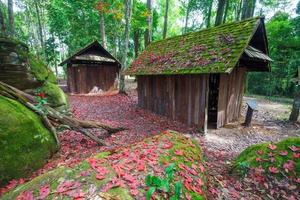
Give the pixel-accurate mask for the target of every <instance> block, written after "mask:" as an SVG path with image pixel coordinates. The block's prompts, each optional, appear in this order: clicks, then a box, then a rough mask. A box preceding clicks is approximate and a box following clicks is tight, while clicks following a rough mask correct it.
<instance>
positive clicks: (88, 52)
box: [60, 41, 121, 94]
mask: <svg viewBox="0 0 300 200" xmlns="http://www.w3.org/2000/svg"><path fill="white" fill-rule="evenodd" d="M65 64H67V84H68V92H70V93H74V94H87V93H89V92H91V91H92V90H95V88H97V89H98V90H99V89H101V90H102V91H108V90H111V89H114V87H115V85H116V84H115V81H116V80H117V78H118V76H119V72H120V68H121V64H120V63H119V61H118V60H117V59H116V58H114V57H113V56H112V55H111V54H110V53H109V52H107V51H106V50H105V49H104V48H103V47H102V46H101V45H100V44H99V42H98V41H95V42H93V43H91V44H89V45H88V46H86V47H85V48H83V49H81V50H80V51H78V52H77V53H75V54H74V55H72V56H71V57H69V58H68V59H66V60H65V61H63V62H62V63H61V64H60V65H65ZM115 89H116V88H115Z"/></svg>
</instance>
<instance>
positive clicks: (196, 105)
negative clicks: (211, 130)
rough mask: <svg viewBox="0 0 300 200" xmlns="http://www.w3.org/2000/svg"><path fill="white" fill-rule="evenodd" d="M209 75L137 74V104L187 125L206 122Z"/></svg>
mask: <svg viewBox="0 0 300 200" xmlns="http://www.w3.org/2000/svg"><path fill="white" fill-rule="evenodd" d="M207 77H208V75H169V76H167V75H155V76H137V81H138V105H139V106H140V107H142V108H144V109H147V110H150V111H153V112H155V113H157V114H160V115H164V116H167V117H169V118H171V119H173V120H178V121H181V122H183V123H186V124H187V125H189V126H191V125H195V126H197V127H199V128H203V127H204V124H205V102H206V85H207Z"/></svg>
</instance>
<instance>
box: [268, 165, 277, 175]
mask: <svg viewBox="0 0 300 200" xmlns="http://www.w3.org/2000/svg"><path fill="white" fill-rule="evenodd" d="M269 172H271V173H273V174H277V173H279V170H278V169H277V168H276V167H272V166H271V167H269Z"/></svg>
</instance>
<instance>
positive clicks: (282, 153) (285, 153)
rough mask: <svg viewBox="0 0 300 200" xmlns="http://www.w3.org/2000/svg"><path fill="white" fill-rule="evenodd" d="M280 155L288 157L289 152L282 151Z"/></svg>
mask: <svg viewBox="0 0 300 200" xmlns="http://www.w3.org/2000/svg"><path fill="white" fill-rule="evenodd" d="M279 155H281V156H287V155H288V151H280V152H279Z"/></svg>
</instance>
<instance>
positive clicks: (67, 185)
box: [56, 180, 80, 195]
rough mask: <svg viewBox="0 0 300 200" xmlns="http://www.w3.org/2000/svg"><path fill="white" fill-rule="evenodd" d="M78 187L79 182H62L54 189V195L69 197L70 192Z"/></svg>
mask: <svg viewBox="0 0 300 200" xmlns="http://www.w3.org/2000/svg"><path fill="white" fill-rule="evenodd" d="M79 187H80V182H78V181H76V182H74V181H69V180H67V181H64V182H62V183H60V184H59V185H58V187H57V189H56V193H61V194H67V195H69V194H70V193H71V192H72V190H75V189H77V188H79Z"/></svg>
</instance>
